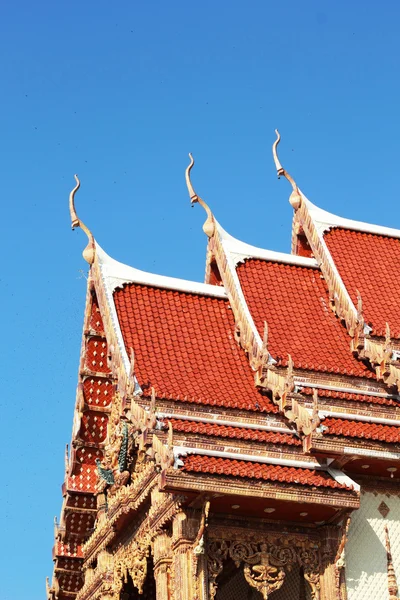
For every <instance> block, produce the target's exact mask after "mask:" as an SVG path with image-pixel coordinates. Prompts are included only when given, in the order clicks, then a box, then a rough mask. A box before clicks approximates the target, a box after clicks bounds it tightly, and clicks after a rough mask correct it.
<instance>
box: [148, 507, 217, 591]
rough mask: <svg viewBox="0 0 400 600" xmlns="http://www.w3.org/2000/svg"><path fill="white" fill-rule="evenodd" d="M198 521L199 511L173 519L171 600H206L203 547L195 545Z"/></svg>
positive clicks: (181, 514)
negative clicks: (173, 593)
mask: <svg viewBox="0 0 400 600" xmlns="http://www.w3.org/2000/svg"><path fill="white" fill-rule="evenodd" d="M200 520H201V519H200V514H199V512H198V511H193V512H189V511H188V512H184V511H181V512H179V513H178V514H177V515H176V516H175V518H174V521H173V534H172V545H171V548H172V554H173V578H174V592H175V597H174V599H173V600H207V590H206V577H205V570H204V569H205V560H204V554H203V548H202V547H201V546H200V547H199V544H197V545H196V544H195V541H196V536H197V533H198V531H199V527H200ZM157 600H158V598H157Z"/></svg>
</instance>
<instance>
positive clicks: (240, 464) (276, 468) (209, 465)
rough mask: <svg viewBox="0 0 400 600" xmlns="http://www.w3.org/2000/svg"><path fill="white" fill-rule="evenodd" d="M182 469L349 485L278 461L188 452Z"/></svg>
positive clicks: (255, 477)
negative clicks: (275, 462)
mask: <svg viewBox="0 0 400 600" xmlns="http://www.w3.org/2000/svg"><path fill="white" fill-rule="evenodd" d="M182 471H187V472H197V473H211V474H215V475H228V476H229V475H230V476H233V477H246V478H250V479H263V480H264V481H277V482H279V483H297V484H300V485H308V486H314V487H330V488H340V489H346V490H349V489H350V488H349V487H348V486H346V485H343V484H340V483H338V482H337V481H335V480H334V479H333V478H332V477H331V476H330V475H329V474H328V473H326V472H325V471H315V470H312V469H300V468H295V467H281V466H280V465H268V464H260V463H256V462H248V461H244V460H231V459H229V458H215V457H212V456H199V455H198V454H190V455H189V456H187V457H186V458H184V464H183V467H182Z"/></svg>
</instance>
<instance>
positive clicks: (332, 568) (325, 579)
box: [320, 526, 340, 600]
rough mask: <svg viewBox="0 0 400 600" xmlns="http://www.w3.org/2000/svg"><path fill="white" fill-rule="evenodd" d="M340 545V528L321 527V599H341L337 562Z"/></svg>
mask: <svg viewBox="0 0 400 600" xmlns="http://www.w3.org/2000/svg"><path fill="white" fill-rule="evenodd" d="M338 545H339V540H338V528H337V527H335V526H326V527H321V577H320V586H321V587H320V600H340V589H339V577H338V575H339V571H338V569H337V567H336V564H335V557H336V553H337V550H338Z"/></svg>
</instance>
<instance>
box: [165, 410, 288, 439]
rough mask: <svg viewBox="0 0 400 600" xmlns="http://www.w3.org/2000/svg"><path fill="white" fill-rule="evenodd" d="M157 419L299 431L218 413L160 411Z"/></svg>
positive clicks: (273, 430)
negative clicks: (233, 418) (197, 415)
mask: <svg viewBox="0 0 400 600" xmlns="http://www.w3.org/2000/svg"><path fill="white" fill-rule="evenodd" d="M156 416H157V419H160V420H163V419H180V420H182V421H193V422H198V423H210V424H212V425H225V426H227V427H236V428H237V429H256V430H260V431H271V432H277V433H289V434H291V435H294V436H295V437H297V432H296V431H294V430H292V429H289V428H288V427H285V426H282V427H279V426H278V425H261V424H257V423H238V422H237V421H229V420H227V419H220V418H219V417H218V415H215V416H214V417H213V418H208V417H195V416H193V417H192V416H189V415H182V414H179V413H172V412H168V413H165V412H160V413H157V414H156Z"/></svg>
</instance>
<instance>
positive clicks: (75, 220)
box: [69, 175, 95, 265]
mask: <svg viewBox="0 0 400 600" xmlns="http://www.w3.org/2000/svg"><path fill="white" fill-rule="evenodd" d="M74 177H75V181H76V186H75V187H74V189H73V190H72V192H71V193H70V195H69V214H70V215H71V227H72V229H73V230H74V229H75V227H80V228H81V229H82V230H83V231H84V232H85V233H86V235H87V237H88V240H89V243H88V245H87V246H86V248H85V249H84V251H83V253H82V254H83V258H84V259H85V260H86V262H88V263H89V265H91V264H93V262H94V257H95V244H94V237H93V233H92V232H91V231H90V229H89V228H88V227H86V225H85V223H84V222H83V221H81V220H80V218H79V217H78V215H77V214H76V210H75V194H76V192H77V191H78V190H79V188H80V187H81V182H80V181H79V178H78V175H74Z"/></svg>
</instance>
